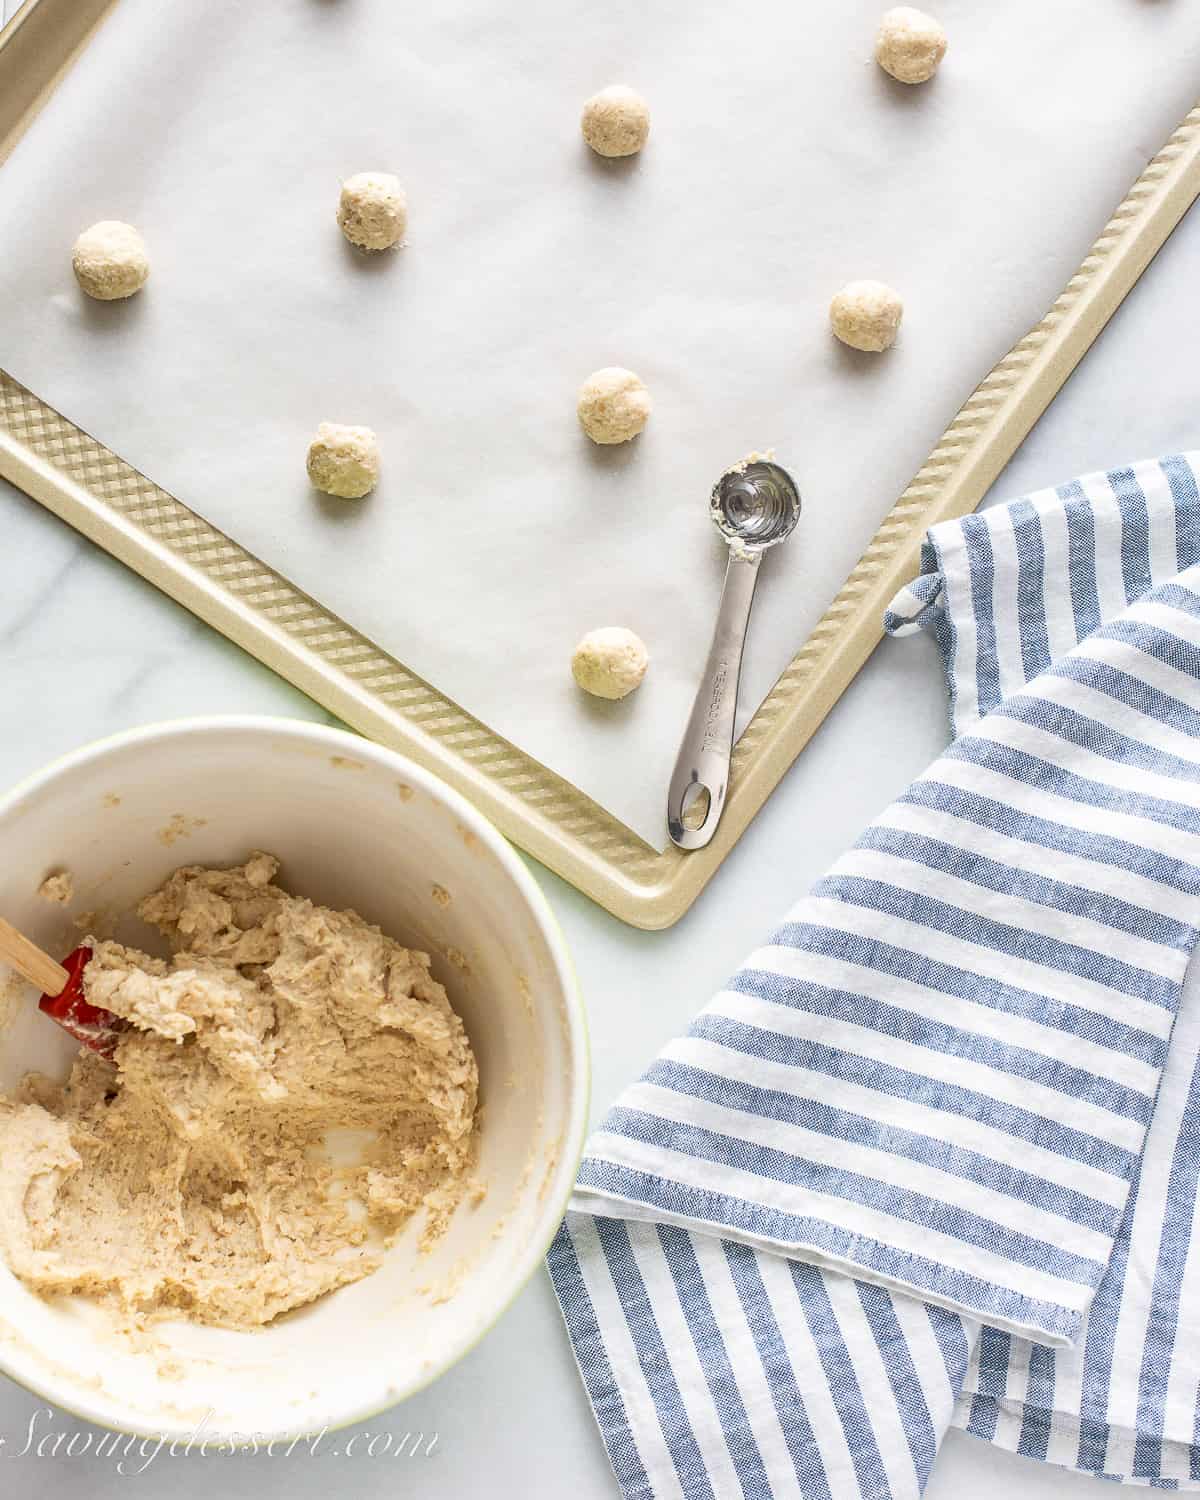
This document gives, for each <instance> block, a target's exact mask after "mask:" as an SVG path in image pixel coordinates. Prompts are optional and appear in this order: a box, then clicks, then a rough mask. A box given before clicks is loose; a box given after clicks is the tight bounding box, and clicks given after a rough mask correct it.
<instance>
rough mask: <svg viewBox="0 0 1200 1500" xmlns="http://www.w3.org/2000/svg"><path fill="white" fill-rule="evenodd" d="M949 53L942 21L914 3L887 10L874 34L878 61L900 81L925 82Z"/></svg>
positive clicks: (885, 70)
mask: <svg viewBox="0 0 1200 1500" xmlns="http://www.w3.org/2000/svg"><path fill="white" fill-rule="evenodd" d="M945 55H946V33H945V32H944V31H943V30H942V25H941V22H940V21H935V20H934V19H933V17H932V16H927V15H926V14H925V12H924V11H923V10H917V9H916V8H915V7H914V6H912V5H897V6H896V7H895V8H894V9H892V10H889V11H887V12H885V14H884V17H883V20H882V21H880V23H879V34H878V35H877V36H876V38H875V61H876V62H877V63H878V64H879V66H880V67H881V68H882V69H883V71H884V72H885V73H890V74H891V75H892V77H893V78H897V79H899V80H900V82H901V83H926V82H928V80H929V79H931V78H932V77H933V75H934V74H935V73H936V72H937V69H938V63H940V62H941V60H942V58H943V57H945Z"/></svg>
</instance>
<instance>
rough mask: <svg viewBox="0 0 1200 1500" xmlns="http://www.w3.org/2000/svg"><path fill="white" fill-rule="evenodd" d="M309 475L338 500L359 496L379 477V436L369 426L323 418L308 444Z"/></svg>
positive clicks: (318, 485)
mask: <svg viewBox="0 0 1200 1500" xmlns="http://www.w3.org/2000/svg"><path fill="white" fill-rule="evenodd" d="M307 468H308V477H309V479H311V480H312V482H313V484H314V485H315V486H316V488H317V489H319V490H324V492H325V493H326V494H327V495H336V496H337V497H338V498H339V499H340V500H361V499H362V497H363V496H364V495H369V494H370V493H371V491H372V490H373V489H374V488H375V485H376V484H377V482H378V480H379V439H378V438H377V437H376V436H375V434H374V433H373V432H372V431H371V429H370V428H369V427H346V426H345V425H344V424H343V423H341V422H322V423H321V425H320V426H319V427H318V428H317V435H316V437H315V438H313V440H312V442H311V443H310V444H309V445H308V464H307Z"/></svg>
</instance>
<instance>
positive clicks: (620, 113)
mask: <svg viewBox="0 0 1200 1500" xmlns="http://www.w3.org/2000/svg"><path fill="white" fill-rule="evenodd" d="M579 124H580V127H581V128H582V130H583V138H584V140H585V141H586V142H587V143H588V145H589V146H590V147H591V148H592V150H593V151H594V152H595V153H596V154H597V156H634V155H636V154H637V152H639V151H640V150H641V149H642V147H643V146H644V145H645V144H646V138H647V136H649V134H650V106H649V105H648V104H647V103H646V101H645V100H644V99H643V98H642V96H641V95H640V94H637V93H635V92H634V91H633V89H627V88H626V87H625V86H624V84H620V83H614V84H612V85H611V86H610V87H609V88H606V89H601V90H600V92H599V93H598V94H593V95H592V97H591V98H590V99H589V100H588V101H587V103H586V104H585V105H584V106H583V117H582V118H581V120H580V122H579Z"/></svg>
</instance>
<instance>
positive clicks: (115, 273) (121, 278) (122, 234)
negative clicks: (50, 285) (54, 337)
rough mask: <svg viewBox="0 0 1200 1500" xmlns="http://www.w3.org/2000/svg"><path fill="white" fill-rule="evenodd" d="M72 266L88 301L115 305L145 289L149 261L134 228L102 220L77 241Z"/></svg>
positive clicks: (143, 243) (115, 220) (72, 255)
mask: <svg viewBox="0 0 1200 1500" xmlns="http://www.w3.org/2000/svg"><path fill="white" fill-rule="evenodd" d="M71 266H72V268H73V270H74V272H75V280H76V281H77V282H78V283H79V285H80V286H81V287H82V289H83V290H84V291H85V292H86V293H87V294H88V296H89V297H95V298H96V299H97V300H98V301H100V302H115V301H117V300H118V299H119V298H121V297H132V296H133V294H134V292H140V291H141V289H142V288H143V287H144V286H145V285H146V278H147V276H149V274H150V257H149V256H148V255H147V254H146V245H145V242H144V241H143V239H142V237H141V235H140V234H139V233H138V232H137V230H136V229H135V228H134V227H133V225H132V224H122V223H121V221H120V220H119V219H101V220H100V222H99V223H98V224H93V225H92V227H91V228H90V229H85V230H84V231H83V233H82V234H81V235H80V236H79V238H78V239H77V240H76V241H75V248H74V250H73V251H72V252H71Z"/></svg>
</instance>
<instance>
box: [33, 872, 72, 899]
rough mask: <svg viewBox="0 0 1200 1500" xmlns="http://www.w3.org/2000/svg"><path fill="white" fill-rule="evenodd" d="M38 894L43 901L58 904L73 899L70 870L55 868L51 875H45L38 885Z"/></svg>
mask: <svg viewBox="0 0 1200 1500" xmlns="http://www.w3.org/2000/svg"><path fill="white" fill-rule="evenodd" d="M38 895H39V896H40V897H41V898H42V900H43V901H53V902H56V903H57V904H58V905H60V906H65V905H66V904H67V902H68V901H72V900H74V897H75V882H74V880H73V879H72V878H71V872H70V870H57V871H56V872H55V873H54V874H53V875H47V876H46V878H45V880H43V881H42V883H41V885H39V886H38Z"/></svg>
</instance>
